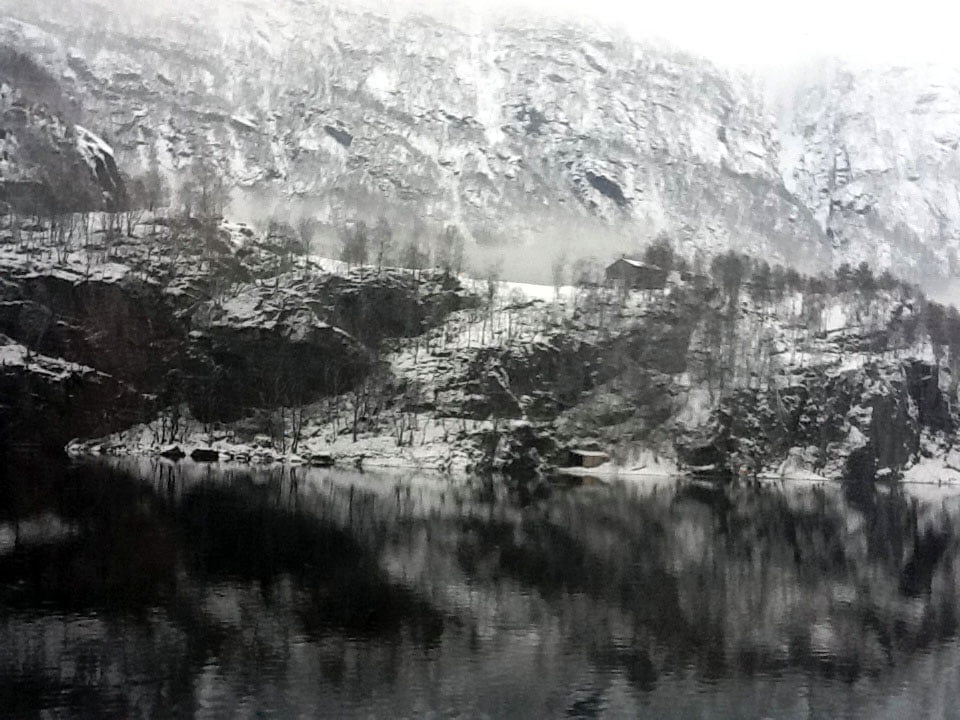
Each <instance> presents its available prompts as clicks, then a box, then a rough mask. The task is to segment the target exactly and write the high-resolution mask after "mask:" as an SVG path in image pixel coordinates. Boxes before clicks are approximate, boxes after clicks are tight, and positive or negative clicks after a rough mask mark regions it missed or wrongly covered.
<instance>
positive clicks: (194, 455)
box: [190, 448, 220, 462]
mask: <svg viewBox="0 0 960 720" xmlns="http://www.w3.org/2000/svg"><path fill="white" fill-rule="evenodd" d="M190 459H191V460H193V461H194V462H217V461H218V460H219V459H220V453H219V452H217V451H216V450H212V449H210V448H196V449H195V450H193V452H191V453H190Z"/></svg>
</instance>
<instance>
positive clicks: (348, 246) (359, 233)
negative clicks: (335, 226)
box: [340, 220, 369, 265]
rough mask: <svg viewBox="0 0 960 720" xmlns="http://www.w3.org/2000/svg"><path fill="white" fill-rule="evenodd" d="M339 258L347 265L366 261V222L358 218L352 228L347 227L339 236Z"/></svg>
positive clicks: (367, 239)
mask: <svg viewBox="0 0 960 720" xmlns="http://www.w3.org/2000/svg"><path fill="white" fill-rule="evenodd" d="M341 243H342V248H341V250H340V259H341V260H343V262H345V263H347V265H363V264H365V263H366V262H367V253H368V247H369V235H368V232H367V224H366V223H365V222H364V221H363V220H358V221H357V222H356V223H355V224H354V226H353V227H352V228H347V229H345V231H344V232H343V235H342V236H341Z"/></svg>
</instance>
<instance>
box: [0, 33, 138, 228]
mask: <svg viewBox="0 0 960 720" xmlns="http://www.w3.org/2000/svg"><path fill="white" fill-rule="evenodd" d="M7 22H8V23H9V24H6V25H4V27H0V202H4V203H7V204H8V205H9V206H10V207H12V208H14V209H17V210H19V211H21V212H27V213H33V214H41V213H47V212H57V213H62V212H78V211H90V210H98V209H113V208H116V207H119V206H120V204H121V203H122V202H123V201H124V196H125V188H124V185H123V181H122V179H121V176H120V170H119V168H118V167H117V163H116V160H115V159H114V154H113V149H112V148H111V147H110V146H109V145H108V144H107V143H105V142H104V141H103V140H102V139H101V138H100V137H98V136H97V135H96V134H95V133H93V132H92V131H90V130H88V129H86V128H84V127H81V126H80V125H76V124H75V118H76V117H77V116H78V115H79V112H80V111H79V103H78V102H77V101H76V100H74V99H71V98H68V97H66V96H65V95H64V93H63V91H62V88H61V86H60V84H59V81H58V80H57V78H56V77H54V76H53V75H52V74H50V73H49V72H48V70H47V69H45V68H43V67H41V66H40V65H39V64H37V63H36V61H35V60H34V58H33V57H31V56H30V55H29V54H25V53H23V52H22V46H23V43H22V42H20V40H21V32H22V30H23V29H22V28H21V27H20V26H19V25H18V24H16V23H12V22H10V21H7ZM11 38H12V42H13V46H11V45H10V44H9V42H10V41H11Z"/></svg>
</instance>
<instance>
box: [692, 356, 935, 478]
mask: <svg viewBox="0 0 960 720" xmlns="http://www.w3.org/2000/svg"><path fill="white" fill-rule="evenodd" d="M939 378H940V370H939V368H938V367H937V366H936V365H932V364H928V363H925V362H921V361H917V360H910V361H904V362H895V361H891V360H877V361H874V362H870V363H868V364H866V365H864V366H863V367H860V368H856V369H851V370H842V369H841V370H837V369H836V368H813V367H812V368H807V369H804V370H798V371H795V372H792V373H784V374H783V375H782V376H781V377H779V378H777V382H776V383H775V384H773V385H772V386H771V387H769V388H768V389H766V390H764V391H758V390H752V389H743V390H739V391H737V392H735V393H734V394H732V395H731V396H730V397H728V398H726V399H725V400H723V401H722V402H721V403H720V405H719V406H718V407H717V409H716V411H715V412H714V414H713V416H712V417H711V420H710V422H709V423H708V424H707V425H705V426H704V427H703V428H701V430H700V433H699V435H693V436H686V437H685V436H683V435H681V436H680V442H679V445H680V447H679V448H678V450H679V454H680V456H681V458H683V459H684V460H685V461H686V462H687V463H688V464H690V465H698V464H707V463H702V462H698V459H699V458H702V457H704V456H705V449H708V448H709V449H710V450H711V451H712V453H713V454H712V456H711V460H710V462H711V463H714V464H716V465H717V466H718V467H720V468H721V469H723V470H724V471H729V472H733V473H736V472H738V471H741V470H742V471H745V472H748V473H752V472H754V471H759V470H760V469H761V468H764V467H766V468H770V467H773V466H776V465H777V464H778V463H780V462H782V461H784V460H787V459H788V457H789V456H790V455H791V453H793V454H796V452H797V449H798V448H800V449H802V454H803V457H804V462H806V463H808V464H809V466H810V467H812V468H815V469H817V470H818V471H826V472H827V473H828V474H830V475H835V476H837V477H843V478H844V479H846V480H851V481H859V482H867V481H869V482H872V481H873V480H874V479H875V478H876V477H878V476H879V477H884V476H885V477H890V476H897V475H899V474H900V472H901V471H902V470H903V468H905V467H907V466H909V465H910V464H911V462H913V461H916V460H917V458H918V452H919V451H920V447H921V437H922V434H923V433H924V432H946V433H950V432H952V430H953V427H954V421H953V419H952V414H951V410H950V399H949V398H950V392H949V390H948V388H946V387H941V383H940V381H939Z"/></svg>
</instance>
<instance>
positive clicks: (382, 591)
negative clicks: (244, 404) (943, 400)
mask: <svg viewBox="0 0 960 720" xmlns="http://www.w3.org/2000/svg"><path fill="white" fill-rule="evenodd" d="M542 495H545V496H540V495H538V496H536V497H531V496H529V495H527V494H524V493H509V492H506V491H503V490H499V489H496V486H492V485H490V484H487V483H484V482H482V481H473V482H466V481H453V480H446V479H443V478H439V477H427V476H422V475H418V474H411V473H408V474H400V475H385V474H375V473H367V474H360V473H346V472H342V471H332V470H308V469H302V468H279V467H278V468H272V469H264V470H252V469H248V468H239V467H225V466H217V465H209V466H202V465H195V464H192V463H181V464H179V465H174V464H170V463H166V462H161V461H156V460H115V461H110V462H90V463H80V464H66V463H62V462H53V461H50V462H43V461H37V460H35V459H33V460H31V461H30V462H18V463H15V464H11V465H8V466H7V467H6V469H5V472H4V474H3V476H2V484H0V716H3V717H17V718H20V717H240V718H243V717H279V718H286V717H345V716H346V717H422V716H432V717H635V716H644V717H675V718H701V717H723V718H736V717H750V718H754V717H778V718H779V717H782V718H810V717H824V718H838V717H851V718H884V717H889V718H902V717H950V716H951V715H952V713H953V712H954V711H955V710H956V708H957V707H958V700H960V642H958V637H957V630H958V623H957V617H958V615H957V609H958V590H957V588H958V582H957V580H958V577H957V568H958V564H957V562H956V560H957V549H958V542H957V539H956V533H955V531H954V530H953V528H954V526H955V523H956V519H957V516H958V514H960V498H954V497H952V496H950V495H949V494H946V493H940V492H936V491H930V492H928V493H927V496H926V497H924V498H922V499H918V498H916V497H913V496H911V495H910V494H907V493H904V492H902V491H899V490H892V491H891V490H883V489H880V490H878V489H876V488H873V487H862V488H846V489H843V488H840V487H839V486H832V485H823V486H816V485H803V486H792V485H788V486H785V487H768V488H760V489H754V488H743V489H738V490H728V491H723V492H718V491H714V490H713V489H711V488H710V487H707V486H701V485H693V484H690V483H685V482H682V481H678V480H676V479H667V478H662V479H646V480H642V481H637V482H631V483H614V484H609V485H601V484H592V485H591V484H587V485H583V486H578V487H570V488H565V489H559V488H557V489H554V490H553V491H552V492H550V493H548V494H542Z"/></svg>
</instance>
